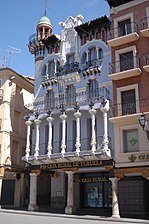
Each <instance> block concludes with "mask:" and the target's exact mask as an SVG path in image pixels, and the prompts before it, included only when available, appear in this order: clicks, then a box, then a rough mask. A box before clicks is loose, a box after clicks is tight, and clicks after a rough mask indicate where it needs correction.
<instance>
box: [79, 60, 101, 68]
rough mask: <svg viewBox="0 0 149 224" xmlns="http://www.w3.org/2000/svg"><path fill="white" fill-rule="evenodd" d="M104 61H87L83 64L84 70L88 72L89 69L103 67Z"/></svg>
mask: <svg viewBox="0 0 149 224" xmlns="http://www.w3.org/2000/svg"><path fill="white" fill-rule="evenodd" d="M102 61H103V60H102V59H93V60H89V61H86V62H85V63H84V64H82V65H81V66H82V70H86V69H88V68H92V67H96V66H99V67H100V66H101V65H102Z"/></svg>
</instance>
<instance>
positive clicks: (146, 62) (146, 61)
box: [144, 54, 149, 65]
mask: <svg viewBox="0 0 149 224" xmlns="http://www.w3.org/2000/svg"><path fill="white" fill-rule="evenodd" d="M144 65H149V54H145V55H144Z"/></svg>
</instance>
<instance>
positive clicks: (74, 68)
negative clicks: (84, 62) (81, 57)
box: [56, 62, 80, 76]
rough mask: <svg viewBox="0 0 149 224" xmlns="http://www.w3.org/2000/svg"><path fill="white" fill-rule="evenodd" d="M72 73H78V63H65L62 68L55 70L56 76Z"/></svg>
mask: <svg viewBox="0 0 149 224" xmlns="http://www.w3.org/2000/svg"><path fill="white" fill-rule="evenodd" d="M73 72H80V69H79V63H78V62H72V63H66V64H65V65H63V66H59V68H58V69H57V73H56V76H62V75H67V74H69V73H73Z"/></svg>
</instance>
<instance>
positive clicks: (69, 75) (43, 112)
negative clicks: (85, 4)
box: [23, 15, 115, 215]
mask: <svg viewBox="0 0 149 224" xmlns="http://www.w3.org/2000/svg"><path fill="white" fill-rule="evenodd" d="M83 19H84V18H83V16H82V15H78V16H76V17H75V18H74V17H72V16H70V17H68V18H67V20H66V21H65V22H60V23H59V25H60V27H61V33H60V35H57V34H52V24H51V22H50V20H49V19H48V17H47V16H46V15H45V16H43V17H42V18H41V19H40V21H39V22H38V24H37V27H36V33H35V34H33V35H32V36H31V37H30V38H29V45H28V46H29V51H30V52H31V53H32V54H33V55H34V56H35V89H34V98H35V101H34V104H33V105H28V109H30V113H28V116H27V119H26V125H27V130H28V131H27V142H26V154H25V156H24V157H23V160H24V161H26V162H27V163H28V164H30V165H31V173H30V199H29V206H28V209H29V210H37V209H39V206H47V207H48V206H49V209H50V208H54V209H58V208H59V209H62V210H63V211H65V213H66V214H72V213H74V212H77V213H78V212H82V213H83V212H84V213H86V214H90V213H97V214H104V215H111V210H112V192H113V191H115V188H112V184H111V181H112V182H113V180H114V179H113V178H112V179H110V178H111V177H112V176H113V160H112V157H113V141H112V139H113V130H112V124H111V123H109V121H108V116H109V109H110V104H111V98H112V81H111V78H110V77H108V74H109V69H108V67H109V63H110V62H111V52H110V48H109V46H108V44H107V35H108V30H109V27H110V23H111V22H110V20H109V18H108V17H107V16H102V17H100V18H97V19H95V20H92V21H89V22H86V23H82V21H83ZM31 126H32V127H33V129H32V131H31V128H30V127H31ZM31 135H32V139H31V138H30V136H31ZM113 186H114V185H113Z"/></svg>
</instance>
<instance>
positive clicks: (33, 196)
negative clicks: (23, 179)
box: [28, 173, 39, 211]
mask: <svg viewBox="0 0 149 224" xmlns="http://www.w3.org/2000/svg"><path fill="white" fill-rule="evenodd" d="M37 176H38V174H37V173H30V197H29V205H28V210H29V211H37V210H38V209H39V208H38V205H37Z"/></svg>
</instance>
